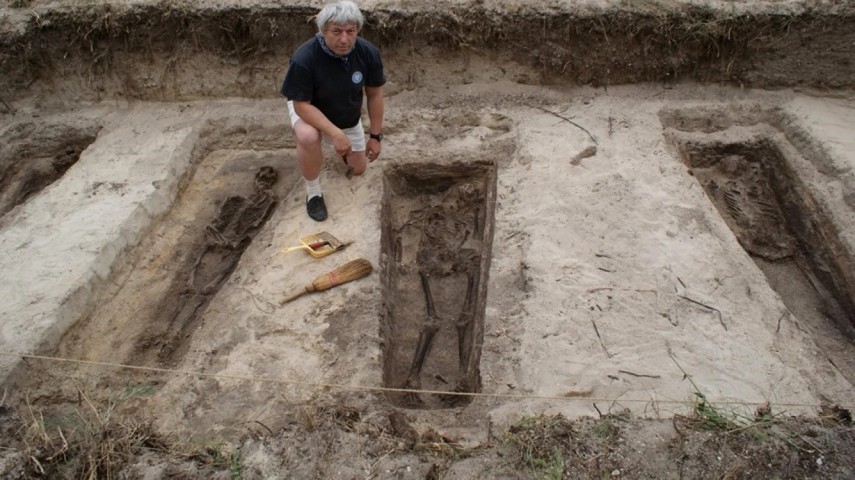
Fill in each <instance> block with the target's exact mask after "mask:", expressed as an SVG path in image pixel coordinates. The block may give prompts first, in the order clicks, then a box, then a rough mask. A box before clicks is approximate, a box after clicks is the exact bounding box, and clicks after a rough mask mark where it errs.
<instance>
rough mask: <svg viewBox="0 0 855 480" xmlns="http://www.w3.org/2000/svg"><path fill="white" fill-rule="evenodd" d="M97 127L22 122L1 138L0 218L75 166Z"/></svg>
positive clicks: (95, 134)
mask: <svg viewBox="0 0 855 480" xmlns="http://www.w3.org/2000/svg"><path fill="white" fill-rule="evenodd" d="M100 129H101V127H100V125H97V124H95V123H94V122H91V123H89V124H88V125H86V124H85V123H84V125H66V124H46V123H44V122H21V123H18V124H15V125H12V126H10V127H9V128H7V129H6V130H5V131H3V132H2V134H0V216H3V215H5V214H6V213H7V212H9V210H12V209H13V208H15V207H16V206H18V205H20V204H22V203H24V202H25V201H27V199H28V198H30V197H31V196H32V195H35V194H37V193H38V192H40V191H41V190H42V189H44V188H45V187H47V186H48V185H50V184H51V183H53V182H55V181H57V180H58V179H60V178H62V175H63V174H64V173H65V172H66V171H67V170H68V169H69V168H71V166H72V165H74V164H75V163H77V161H78V160H79V159H80V154H81V152H83V150H85V149H86V147H88V146H89V144H91V143H92V142H93V141H95V137H96V136H97V135H98V131H99V130H100Z"/></svg>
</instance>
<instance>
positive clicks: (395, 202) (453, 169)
mask: <svg viewBox="0 0 855 480" xmlns="http://www.w3.org/2000/svg"><path fill="white" fill-rule="evenodd" d="M495 185H496V166H495V165H494V164H491V163H484V162H473V163H468V164H454V165H433V164H430V165H423V164H409V165H404V166H398V167H396V168H393V169H389V170H388V171H387V172H386V174H385V176H384V187H385V188H384V191H385V193H384V199H383V206H382V212H383V213H382V239H381V245H382V258H383V259H384V261H383V265H382V268H383V274H382V275H383V276H382V279H383V291H384V294H383V295H384V299H385V302H384V304H385V308H384V311H383V317H382V320H381V336H382V338H383V339H384V340H383V341H384V345H385V350H384V363H383V364H384V368H383V384H384V386H386V387H390V388H403V389H408V390H427V391H433V392H456V393H461V394H465V393H475V392H479V391H480V390H481V376H480V368H479V364H480V360H481V351H480V348H481V347H480V346H481V345H482V343H483V336H484V308H485V303H486V291H487V290H486V286H487V280H488V272H489V268H490V257H491V250H492V242H491V239H492V236H493V216H494V209H495V195H496V194H495V188H496V187H495ZM390 400H391V401H392V402H393V403H394V404H396V405H400V406H404V407H408V408H424V409H432V408H450V407H454V406H463V405H466V404H468V403H469V402H470V401H471V398H470V397H466V396H463V395H448V394H446V395H442V394H422V393H415V392H411V393H404V394H393V395H390Z"/></svg>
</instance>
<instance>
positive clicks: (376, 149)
mask: <svg viewBox="0 0 855 480" xmlns="http://www.w3.org/2000/svg"><path fill="white" fill-rule="evenodd" d="M365 150H366V151H365V154H366V155H367V156H368V162H369V163H371V162H373V161H374V160H377V157H379V156H380V150H381V147H380V142H379V141H377V140H375V139H373V138H371V139H369V140H368V144H367V145H366V147H365Z"/></svg>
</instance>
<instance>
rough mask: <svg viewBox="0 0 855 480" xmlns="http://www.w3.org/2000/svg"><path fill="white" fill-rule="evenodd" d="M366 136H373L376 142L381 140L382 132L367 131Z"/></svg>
mask: <svg viewBox="0 0 855 480" xmlns="http://www.w3.org/2000/svg"><path fill="white" fill-rule="evenodd" d="M368 136H369V137H370V138H373V139H374V140H377V141H378V142H382V141H383V134H382V133H376V134H375V133H369V134H368Z"/></svg>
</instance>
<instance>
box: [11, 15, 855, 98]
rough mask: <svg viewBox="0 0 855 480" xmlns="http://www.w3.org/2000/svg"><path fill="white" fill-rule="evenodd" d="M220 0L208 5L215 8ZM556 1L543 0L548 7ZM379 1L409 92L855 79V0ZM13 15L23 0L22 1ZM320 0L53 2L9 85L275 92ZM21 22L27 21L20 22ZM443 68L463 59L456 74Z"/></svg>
mask: <svg viewBox="0 0 855 480" xmlns="http://www.w3.org/2000/svg"><path fill="white" fill-rule="evenodd" d="M203 5H204V4H203ZM541 7H542V6H541ZM418 8H419V9H416V10H414V9H412V8H410V9H407V8H400V7H392V8H385V7H384V8H373V9H370V10H366V11H365V13H366V21H367V24H366V27H365V29H364V32H363V35H364V36H365V37H366V38H368V39H369V40H371V41H373V42H375V43H376V44H378V45H379V46H380V47H381V48H382V50H383V51H384V54H385V58H386V61H387V66H388V67H389V71H390V78H391V80H393V81H394V82H397V83H398V84H399V85H400V86H401V88H407V87H408V86H412V85H411V84H413V83H418V82H420V81H427V79H428V77H430V76H431V75H444V76H445V78H444V79H443V80H444V81H447V82H448V83H455V84H459V83H466V82H470V81H473V80H475V79H477V76H478V75H479V74H480V75H483V74H485V73H486V72H485V69H484V68H483V65H479V67H478V68H472V64H473V63H476V62H480V61H484V60H486V61H488V64H487V67H486V70H489V74H490V75H491V77H490V79H495V77H496V76H506V77H510V79H512V80H514V81H517V82H519V83H561V84H579V85H593V86H608V85H617V84H626V83H637V82H674V81H682V80H695V81H700V82H714V83H727V84H735V85H741V86H746V87H748V86H751V87H764V88H779V87H809V88H820V89H843V88H852V87H853V86H855V59H853V57H854V56H855V55H853V51H852V48H851V46H852V45H853V43H855V6H853V5H852V4H851V3H849V2H842V3H841V4H840V5H839V6H834V5H831V6H829V5H822V6H821V8H820V6H817V5H815V4H806V5H803V6H801V7H799V8H796V7H793V6H792V5H789V6H788V7H786V8H785V7H783V6H780V7H777V8H775V7H774V6H773V7H768V6H766V7H762V8H757V9H756V10H745V9H743V10H741V11H736V10H726V9H722V8H713V7H708V6H697V5H692V4H684V3H681V2H632V3H627V4H625V5H622V6H611V7H602V8H591V7H590V6H587V7H585V8H582V7H576V8H574V7H572V6H567V5H565V6H564V7H560V8H558V7H552V8H539V7H538V4H537V3H527V4H526V5H524V6H521V7H516V8H505V9H497V8H491V7H486V6H483V5H479V4H478V2H472V4H471V5H469V4H463V5H461V4H454V5H452V6H450V7H448V8H445V7H443V6H427V5H422V6H420V7H418ZM5 10H6V11H7V12H9V11H10V10H11V9H10V8H8V7H7V8H6V9H5ZM315 12H316V8H315V7H311V6H294V5H270V4H267V5H255V6H252V7H231V8H203V7H192V8H191V7H188V6H186V5H180V6H175V5H174V4H172V5H170V4H165V3H161V4H142V5H140V4H137V5H121V4H119V5H116V4H114V5H110V4H105V5H88V6H79V7H58V6H57V7H51V8H48V7H45V8H42V9H40V10H36V9H33V10H31V11H28V13H24V12H22V11H17V12H14V13H15V15H14V16H11V15H9V16H6V17H5V18H3V17H0V26H2V28H3V30H4V31H5V32H6V33H5V34H3V36H2V40H0V70H2V71H3V72H4V75H3V76H2V78H0V91H4V92H6V93H5V94H3V97H4V101H3V102H2V103H3V104H4V105H3V106H2V107H0V108H5V109H7V110H10V109H12V108H14V107H12V105H11V104H10V102H12V101H13V100H14V99H16V98H17V97H19V96H21V95H26V94H32V95H43V94H48V93H49V94H58V96H60V97H63V98H66V99H68V100H97V99H104V98H131V99H147V100H170V101H171V100H185V99H194V98H210V97H223V96H227V97H232V96H240V97H253V98H259V97H271V96H275V95H277V94H278V92H277V88H278V84H279V83H280V82H281V78H282V75H283V74H284V71H285V69H286V66H287V61H288V58H289V56H290V54H291V52H292V51H293V50H294V49H295V48H296V47H297V46H298V45H299V44H300V43H302V42H303V41H305V40H306V39H307V38H308V37H309V36H310V35H311V34H312V33H313V32H314V30H315V27H314V24H313V23H311V22H310V21H309V20H308V19H309V18H310V17H311V15H313V14H314V13H315ZM13 18H14V19H15V20H12V19H13ZM436 63H445V64H449V63H452V64H454V63H459V64H460V65H461V68H460V69H459V70H455V71H454V72H453V73H452V75H451V76H450V77H449V76H448V72H447V69H438V70H439V71H438V73H433V72H434V71H436V70H437V69H433V68H430V65H433V64H436Z"/></svg>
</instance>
